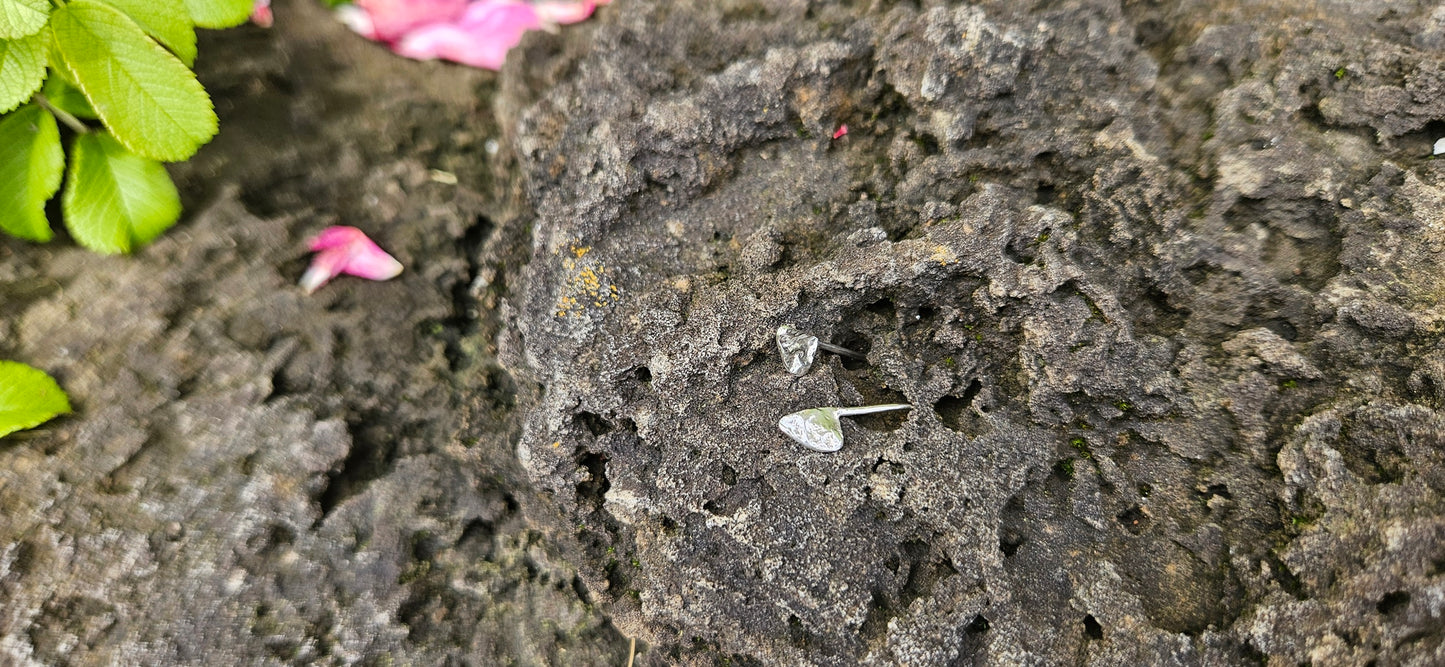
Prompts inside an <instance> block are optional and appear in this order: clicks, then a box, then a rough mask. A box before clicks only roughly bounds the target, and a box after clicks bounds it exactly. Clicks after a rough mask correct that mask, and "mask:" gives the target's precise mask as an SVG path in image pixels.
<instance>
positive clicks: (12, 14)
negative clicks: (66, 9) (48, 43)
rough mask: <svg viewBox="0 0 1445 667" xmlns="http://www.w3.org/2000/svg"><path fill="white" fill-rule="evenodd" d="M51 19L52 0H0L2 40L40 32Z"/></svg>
mask: <svg viewBox="0 0 1445 667" xmlns="http://www.w3.org/2000/svg"><path fill="white" fill-rule="evenodd" d="M49 17H50V0H0V39H16V38H18V37H26V36H29V35H33V34H35V33H37V32H40V29H41V28H44V27H45V21H46V19H47V18H49Z"/></svg>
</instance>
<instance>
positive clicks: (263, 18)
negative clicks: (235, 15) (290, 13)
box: [251, 0, 276, 28]
mask: <svg viewBox="0 0 1445 667" xmlns="http://www.w3.org/2000/svg"><path fill="white" fill-rule="evenodd" d="M251 22H252V23H255V24H256V25H258V26H261V27H262V28H269V27H271V26H272V25H273V24H275V23H276V16H275V15H273V14H272V13H271V0H256V4H255V5H252V7H251Z"/></svg>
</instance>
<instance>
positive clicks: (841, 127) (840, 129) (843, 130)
mask: <svg viewBox="0 0 1445 667" xmlns="http://www.w3.org/2000/svg"><path fill="white" fill-rule="evenodd" d="M845 134H848V126H847V125H839V126H838V131H837V132H834V133H833V138H834V139H837V138H839V137H842V136H843V135H845Z"/></svg>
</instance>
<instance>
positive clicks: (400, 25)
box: [337, 0, 611, 69]
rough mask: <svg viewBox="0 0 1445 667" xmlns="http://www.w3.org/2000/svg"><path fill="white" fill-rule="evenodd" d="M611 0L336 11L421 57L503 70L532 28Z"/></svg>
mask: <svg viewBox="0 0 1445 667" xmlns="http://www.w3.org/2000/svg"><path fill="white" fill-rule="evenodd" d="M610 1H611V0H542V1H541V2H538V3H536V4H533V3H530V2H525V1H523V0H470V1H468V0H356V4H354V5H348V6H343V7H340V8H338V9H337V16H338V17H339V18H340V19H341V20H342V21H343V22H344V23H346V24H347V26H349V27H350V28H351V29H352V30H354V31H356V32H358V33H360V34H361V35H362V36H364V37H367V38H368V39H374V40H377V41H382V42H387V43H389V44H391V48H392V50H393V51H395V52H397V53H398V54H400V55H403V56H406V57H408V58H415V59H418V60H432V59H438V58H440V59H443V60H451V61H455V62H459V63H462V64H465V65H472V66H474V67H483V68H486V69H500V68H501V66H502V63H503V62H504V61H505V60H506V56H507V51H509V50H510V49H511V48H512V47H514V46H516V45H517V43H518V42H520V41H522V35H523V34H524V33H526V32H527V31H528V30H539V29H550V28H551V27H554V26H557V25H566V24H570V23H576V22H578V21H582V20H584V19H586V18H587V17H589V16H591V15H592V13H593V12H594V11H596V9H597V7H598V6H600V5H605V4H607V3H608V2H610Z"/></svg>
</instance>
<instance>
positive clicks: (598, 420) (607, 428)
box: [577, 412, 612, 437]
mask: <svg viewBox="0 0 1445 667" xmlns="http://www.w3.org/2000/svg"><path fill="white" fill-rule="evenodd" d="M577 423H578V424H579V425H581V426H582V427H583V428H585V429H587V432H588V433H591V434H592V435H593V436H594V437H602V436H604V435H607V434H608V433H611V432H612V424H609V423H607V420H606V419H603V418H602V416H601V415H598V414H596V413H593V412H579V413H577Z"/></svg>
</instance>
